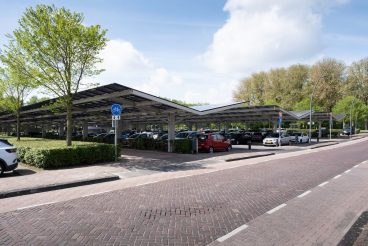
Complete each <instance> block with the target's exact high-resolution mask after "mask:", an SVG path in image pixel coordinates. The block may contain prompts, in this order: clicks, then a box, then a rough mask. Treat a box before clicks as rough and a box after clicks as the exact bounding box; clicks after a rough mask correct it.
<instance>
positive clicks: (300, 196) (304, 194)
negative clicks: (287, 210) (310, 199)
mask: <svg viewBox="0 0 368 246" xmlns="http://www.w3.org/2000/svg"><path fill="white" fill-rule="evenodd" d="M311 192H312V191H310V190H307V191H306V192H304V193H303V194H300V195H299V196H298V198H302V197H304V196H306V195H308V194H309V193H311Z"/></svg>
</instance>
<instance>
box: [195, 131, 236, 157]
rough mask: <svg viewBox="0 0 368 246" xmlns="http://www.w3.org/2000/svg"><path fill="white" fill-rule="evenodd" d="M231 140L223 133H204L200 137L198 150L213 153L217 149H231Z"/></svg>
mask: <svg viewBox="0 0 368 246" xmlns="http://www.w3.org/2000/svg"><path fill="white" fill-rule="evenodd" d="M231 148H232V146H231V143H230V140H226V139H225V137H224V136H222V135H221V134H217V133H215V134H213V133H209V134H202V135H200V136H199V137H198V150H199V151H206V152H209V153H213V152H215V151H221V150H222V151H230V150H231Z"/></svg>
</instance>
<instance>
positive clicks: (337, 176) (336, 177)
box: [333, 174, 341, 179]
mask: <svg viewBox="0 0 368 246" xmlns="http://www.w3.org/2000/svg"><path fill="white" fill-rule="evenodd" d="M340 177H341V174H339V175H336V176H335V177H333V179H338V178H340Z"/></svg>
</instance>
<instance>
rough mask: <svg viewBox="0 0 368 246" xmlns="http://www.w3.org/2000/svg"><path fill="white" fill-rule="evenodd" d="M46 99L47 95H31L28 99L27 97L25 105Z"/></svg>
mask: <svg viewBox="0 0 368 246" xmlns="http://www.w3.org/2000/svg"><path fill="white" fill-rule="evenodd" d="M48 99H49V98H48V97H37V96H32V97H31V98H30V99H28V102H27V105H31V104H35V103H39V102H43V101H46V100H48Z"/></svg>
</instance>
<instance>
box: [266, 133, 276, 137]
mask: <svg viewBox="0 0 368 246" xmlns="http://www.w3.org/2000/svg"><path fill="white" fill-rule="evenodd" d="M267 137H268V138H278V137H279V134H278V133H271V134H269V135H268V136H267Z"/></svg>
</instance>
